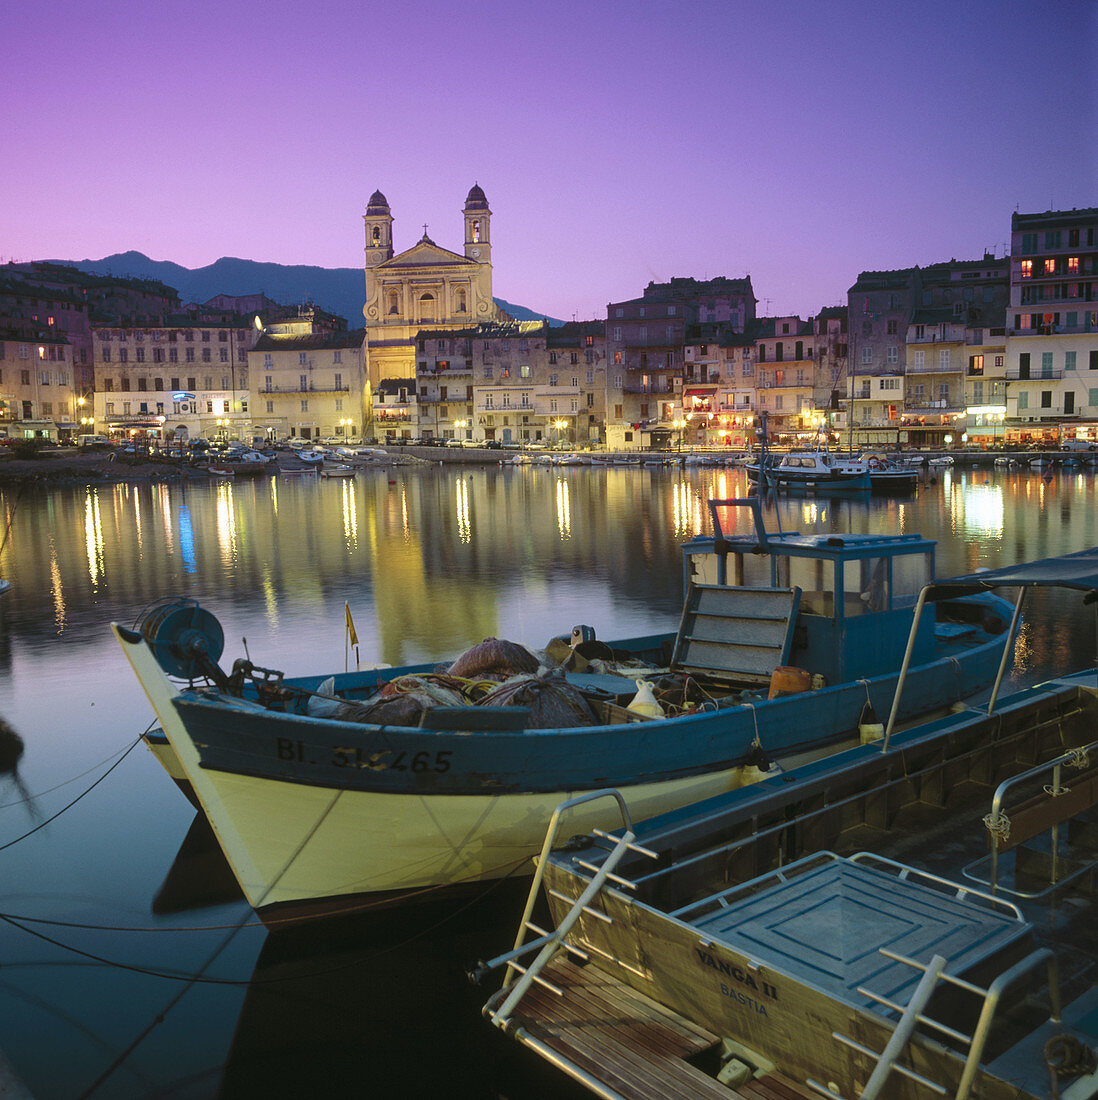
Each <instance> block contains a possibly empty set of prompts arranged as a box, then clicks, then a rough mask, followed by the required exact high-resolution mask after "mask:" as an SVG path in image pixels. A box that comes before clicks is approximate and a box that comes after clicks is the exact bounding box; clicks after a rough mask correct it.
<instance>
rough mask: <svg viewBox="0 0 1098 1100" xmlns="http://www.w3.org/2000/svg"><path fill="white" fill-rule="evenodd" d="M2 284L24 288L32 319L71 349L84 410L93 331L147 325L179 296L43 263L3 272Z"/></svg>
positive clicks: (149, 284)
mask: <svg viewBox="0 0 1098 1100" xmlns="http://www.w3.org/2000/svg"><path fill="white" fill-rule="evenodd" d="M2 279H3V280H5V281H8V282H15V283H21V284H23V286H24V287H25V289H26V291H27V295H26V296H25V297H31V298H33V299H34V301H33V302H32V303H30V313H31V314H32V315H36V316H37V317H38V319H39V320H40V321H41V322H42V323H44V324H46V325H47V326H48V327H52V328H56V329H59V330H60V331H61V333H62V334H63V335H64V336H65V338H66V339H67V340H68V342H69V344H70V345H71V346H72V365H73V378H74V384H75V388H76V392H77V398H78V400H79V399H81V398H82V399H83V401H82V403H81V404H82V406H83V407H86V409H87V410H90V408H91V398H92V393H93V392H94V390H95V379H94V373H93V362H94V352H93V347H92V327H93V325H95V324H103V323H110V322H112V321H117V320H124V319H129V320H131V321H134V322H136V321H139V320H149V319H151V318H157V317H161V316H163V315H164V314H167V313H178V312H179V309H180V305H179V293H178V292H177V291H176V290H175V289H174V288H172V287H170V286H166V285H165V284H164V283H161V282H159V281H158V280H156V279H137V278H131V277H128V276H119V275H103V274H92V273H89V272H86V271H81V270H80V269H79V268H77V267H73V266H72V265H70V264H58V263H50V262H49V261H46V260H34V261H31V262H30V263H23V264H14V263H11V264H7V265H5V267H4V268H3V269H2ZM32 288H33V289H32ZM8 305H9V301H8V300H7V299H6V298H5V296H4V295H3V294H2V293H0V316H6V315H7V307H8ZM17 308H20V310H21V311H22V309H21V307H17Z"/></svg>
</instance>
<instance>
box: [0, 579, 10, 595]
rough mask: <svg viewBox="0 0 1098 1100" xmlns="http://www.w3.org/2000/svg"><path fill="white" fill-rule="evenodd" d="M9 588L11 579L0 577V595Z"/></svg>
mask: <svg viewBox="0 0 1098 1100" xmlns="http://www.w3.org/2000/svg"><path fill="white" fill-rule="evenodd" d="M10 588H11V581H6V580H4V579H3V578H2V577H0V596H2V595H3V594H4V593H5V592H7V591H8V590H9V589H10Z"/></svg>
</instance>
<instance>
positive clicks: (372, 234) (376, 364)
mask: <svg viewBox="0 0 1098 1100" xmlns="http://www.w3.org/2000/svg"><path fill="white" fill-rule="evenodd" d="M462 214H463V218H464V229H465V244H464V251H463V252H462V253H457V252H451V251H450V250H449V249H446V248H443V247H442V246H441V245H437V244H435V242H434V241H432V240H431V238H430V237H428V236H427V227H426V226H424V227H423V236H422V237H421V238H420V239H419V240H418V241H417V242H416V243H415V244H414V245H413V246H412V247H411V248H409V249H407V250H406V251H404V252H399V253H398V252H395V251H394V248H393V215H392V211H391V210H390V208H389V203H388V200H387V199H386V198H385V196H384V195H383V194H382V193H381V192H380V191H375V192H374V193H373V194H372V195H371V196H370V200H369V202H368V203H367V206H366V213H365V215H364V221H365V223H366V249H365V252H366V263H365V270H366V304H365V305H364V306H363V308H362V313H363V316H364V317H365V319H366V346H367V370H368V380H369V384H370V387H371V389H372V390H376V389H377V386H378V384H379V383H380V382H381V381H382V380H383V379H396V378H414V377H415V373H416V337H417V335H418V334H420V333H422V332H431V331H432V330H436V331H437V330H452V329H455V328H467V327H469V326H471V325H477V324H481V323H483V322H487V321H507V320H510V318H509V317H508V315H507V314H506V313H504V312H503V310H501V309H500V308H499V307H498V306H497V305H496V303H495V302H494V301H493V300H492V233H491V221H492V212H491V210H489V208H488V200H487V198H485V195H484V192H483V191H482V190H481V189H480V187H478V186H477V185H476V184H474V185H473V187H472V188H471V189H470V191H469V194H468V196H467V197H466V199H465V207H464V209H463V211H462Z"/></svg>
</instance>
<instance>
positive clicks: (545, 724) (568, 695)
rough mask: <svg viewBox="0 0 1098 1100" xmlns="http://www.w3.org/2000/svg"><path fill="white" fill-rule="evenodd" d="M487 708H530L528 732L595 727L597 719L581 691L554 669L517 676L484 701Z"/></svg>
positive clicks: (483, 703)
mask: <svg viewBox="0 0 1098 1100" xmlns="http://www.w3.org/2000/svg"><path fill="white" fill-rule="evenodd" d="M480 705H481V706H483V707H526V708H528V709H529V711H530V718H529V720H528V721H527V723H526V728H527V729H557V728H561V727H564V728H567V727H569V726H594V725H596V724H597V719H596V718H595V715H594V713H593V712H592V710H591V707H590V705H589V704H588V702H587V700H586V699H585V698H584V697H583V695H582V694H581V693H580V691H579V689H578V688H575V687H573V686H572V685H571V684H569V683H568V681H567V680H565V678H564V673H563V671H561V670H559V669H553V670H550V671H547V672H545V673H542V674H541V675H533V676H514V677H512V678H511V679H510V680H506V681H504V683H502V684H500V685H499V687H497V688H496V689H495V690H493V691H491V692H489V693H488V694H487V695H486V696H484V698H483V699H481V701H480Z"/></svg>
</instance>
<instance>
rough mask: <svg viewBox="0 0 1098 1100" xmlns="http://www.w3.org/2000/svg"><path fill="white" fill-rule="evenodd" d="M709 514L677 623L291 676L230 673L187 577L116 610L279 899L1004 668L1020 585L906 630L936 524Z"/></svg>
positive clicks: (693, 787) (169, 751) (358, 895)
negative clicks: (173, 594) (776, 528)
mask: <svg viewBox="0 0 1098 1100" xmlns="http://www.w3.org/2000/svg"><path fill="white" fill-rule="evenodd" d="M710 513H711V516H712V519H713V524H714V531H715V534H714V535H713V536H711V537H705V538H695V539H691V540H690V541H688V542H687V543H685V544H684V546H683V548H682V553H683V576H684V590H685V592H686V599H685V606H684V609H683V613H682V618H681V621H680V624H679V628H678V631H677V632H669V633H666V634H662V635H652V636H646V637H643V638H632V639H624V640H621V641H613V642H604V641H601V640H598V639H596V638H595V637H594V633H595V632H594V631H593V630H592V629H591V628H590V627H589V626H582V627H576V628H575V629H573V630H572V631H571V634H570V635H569V634H568V633H565V634H564V635H562V637H560V638H556V639H553V640H551V641H550V643H549V644H548V645H547V646H546V647H545V649H544V651H537V652H536V653H535V652H534V651H531V650H527V649H526V648H524V647H521V646H517V645H515V644H514V643H509V642H497V641H496V640H495V639H490V640H489V641H488V642H485V643H482V644H481V645H478V646H474V647H473V648H472V649H471V650H469V651H468V652H466V653H465V654H462V655H460V656H459V657H458V658H457V659H456V660H455V661H454V662H453V663H452V664H447V665H446V666H442V667H443V669H444V671H443V672H440V671H439V668H440V666H439V665H438V664H437V663H435V662H432V663H430V664H427V665H418V666H410V667H404V668H397V669H386V670H384V671H381V672H378V671H370V672H365V671H363V672H349V673H336V674H334V675H333V676H331V677H323V676H305V677H298V678H287V677H285V676H284V675H283V674H282V673H281V672H274V671H271V670H269V669H257V668H255V666H253V665H252V664H250V662H249V661H245V660H241V661H237V662H236V663H235V664H234V666H233V668H234V671H233V672H232V673H231V674H226V673H225V672H223V671H222V670H221V668H220V667H219V665H218V663H217V662H218V659H219V657H220V655H221V652H222V648H223V645H224V635H223V632H222V630H221V627H220V625H219V624H218V622H217V619H216V617H215V616H214V615H213V614H211V613H210V612H209V611H207V610H206V609H205V608H202V607H200V606H198V605H197V604H196V603H195V602H194V601H193V600H185V599H175V600H168V601H166V602H164V603H163V604H161V605H159V606H157V607H155V608H152V609H150V610H149V612H148V613H147V614H146V615H144V616H143V617H142V619H141V621H140V623H139V624H138V627H137V629H130V628H127V627H124V626H122V625H120V624H117V623H115V624H113V626H112V629H113V630H114V633H115V636H116V637H117V639H118V641H119V643H120V644H121V646H122V649H123V651H124V652H125V654H126V656H127V658H128V660H129V661H130V664H131V666H132V667H133V669H134V672H135V673H136V675H137V679H138V681H139V682H140V684H141V686H142V687H143V689H144V691H145V693H146V695H147V696H148V698H149V700H150V701H151V703H152V705H153V709H154V710H155V712H156V714H157V716H158V719H159V722H160V729H159V730H154V731H151V732H150V733H149V734H148V735H147V737H146V743H147V745H148V746H149V748H150V749H152V751H153V752H154V753H155V754H156V755H157V757H158V759H159V760H160V762H161V763H162V764H163V765H164V767H165V769H166V770H167V771H168V772H169V774H170V775H172V777H173V778H175V779H176V780H177V782H179V784H180V786H181V787H182V788H183V789H184V790H185V792H186V793H187V794H188V795H189V796H190V797H192V798H193V799H194V801H195V803H196V804H197V805H198V806H199V807H200V808H201V810H202V812H203V813H204V814H205V815H206V817H207V818H208V819H209V821H210V823H211V825H212V826H213V829H214V831H215V833H216V834H217V836H218V839H219V842H220V843H221V845H222V848H223V850H224V853H225V855H226V857H227V859H228V862H229V864H230V865H231V866H232V867H233V869H234V873H235V874H236V876H237V878H238V880H239V882H240V884H241V887H242V889H243V891H244V893H245V895H246V897H247V898H248V900H249V902H250V903H251V904H252V905H253V907H255V908H256V909H257V910H258V911H259V913H260V915H261V916H265V915H266V914H268V913H275V914H277V913H282V914H285V915H288V914H294V915H311V914H313V913H318V912H325V911H328V912H330V911H333V910H336V909H339V908H347V907H349V906H353V905H356V904H361V899H362V897H363V896H369V897H371V898H372V899H373V900H375V901H385V900H399V899H401V898H403V897H406V896H407V895H408V893H409V892H415V891H418V892H421V893H422V892H423V891H428V890H431V889H433V888H435V887H443V886H456V885H469V884H472V883H481V882H485V881H490V880H493V879H496V878H500V877H505V876H507V875H509V874H512V873H514V872H515V871H516V869H520V868H525V867H526V865H527V863H528V860H529V857H530V856H531V855H532V854H533V853H534V852H535V851H536V850H537V848H538V846H539V844H540V842H541V838H542V831H543V830H542V828H541V826H540V824H539V822H540V821H542V820H544V818H545V817H546V816H547V815H548V813H549V812H550V811H551V809H552V807H554V806H556V805H557V803H558V802H560V801H561V798H562V797H565V796H567V795H568V794H569V793H578V792H583V791H590V790H596V789H600V788H602V787H605V786H615V787H618V788H620V789H622V791H623V792H624V797H625V798H626V799H627V801H628V804H629V806H630V809H631V811H632V812H633V813H635V814H636V816H638V817H642V816H650V815H652V814H655V813H658V812H660V811H662V810H667V809H670V808H673V807H676V806H682V805H685V804H688V803H689V802H692V801H696V800H697V799H698V798H702V797H706V796H708V795H712V794H716V793H719V792H723V791H727V790H729V789H732V788H734V787H738V786H740V785H741V784H743V783H745V782H752V781H753V780H754V779H756V778H758V777H759V775H760V774H763V773H761V772H760V771H759V769H758V767H757V764H758V760H759V752H758V748H759V745H760V744H761V745H765V746H766V747H767V751H768V752H771V753H772V754H774V755H775V756H776V757H786V756H789V755H795V754H800V753H823V754H826V753H830V752H834V751H836V749H837V748H838V747H839V746H840V745H841V744H843V743H850V742H851V741H852V740H853V741H854V742H856V741H857V739H858V737H859V732H858V731H859V727H860V726H861V725H864V724H865V723H866V720H867V715H868V714H870V713H871V712H872V711H873V708H877V709H883V708H885V707H886V706H887V705H888V703H889V701H890V700H891V698H892V695H893V690H894V688H895V685H896V683H897V681H898V678H899V676H900V673H901V670H902V669H903V668H904V667H905V665H906V666H907V667H908V669H909V670H908V672H907V677H908V682H909V683H910V684H912V688H911V689H910V690H909V691H908V692H907V693H906V695H905V697H904V700H903V704H902V718H903V719H904V720H905V721H906V720H911V719H914V718H916V717H918V716H924V715H926V714H928V713H931V712H933V711H936V710H938V709H940V708H949V707H950V706H952V705H953V704H954V703H956V702H958V701H960V700H962V699H965V698H968V697H970V696H971V695H973V694H974V693H978V692H980V691H984V690H986V689H987V688H988V687H989V686H990V685H991V684H992V682H993V680H994V677H995V675H996V668H997V667H998V666H999V665H1000V662H1001V661H1002V660H1003V659H1004V657H1009V655H1010V654H1011V653H1012V652H1013V631H1012V629H1011V627H1010V626H1009V625H1008V624H1009V623H1010V618H1011V608H1010V605H1009V604H1008V603H1007V602H1006V601H1005V600H1002V599H1001V598H1000V597H998V596H995V595H993V594H988V593H975V594H967V593H966V594H964V595H963V596H960V597H958V598H956V599H951V600H946V601H943V602H941V603H936V604H933V605H931V607H930V609H929V610H928V613H927V614H926V615H925V616H924V617H923V619H922V620H921V624H915V625H918V631H917V633H916V634H914V635H912V634H911V629H912V626H913V624H914V623H915V619H914V614H915V607H916V601H917V596H918V592H919V589H920V588H921V587H922V586H923V585H924V584H925V583H927V582H928V581H929V580H931V579H932V578H933V576H934V546H935V544H934V542H933V541H932V540H928V539H924V538H922V537H921V536H919V535H858V534H850V535H833V534H828V535H823V534H809V535H801V534H798V533H796V532H777V533H772V532H768V531H767V530H766V529H765V527H764V525H763V521H762V508H761V504H760V502H759V501H758V500H757V499H747V500H720V501H710ZM490 643H491V644H490ZM253 648H254V646H253ZM905 656H906V659H905ZM178 681H182V684H180V683H179V682H178ZM490 681H497V682H498V686H493V684H492V683H490ZM587 823H588V824H590V821H589V820H588V821H587ZM575 824H576V825H577V827H581V826H583V824H584V821H583V820H577V821H576V823H575ZM363 837H369V838H371V843H362V838H363ZM356 899H357V900H356Z"/></svg>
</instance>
